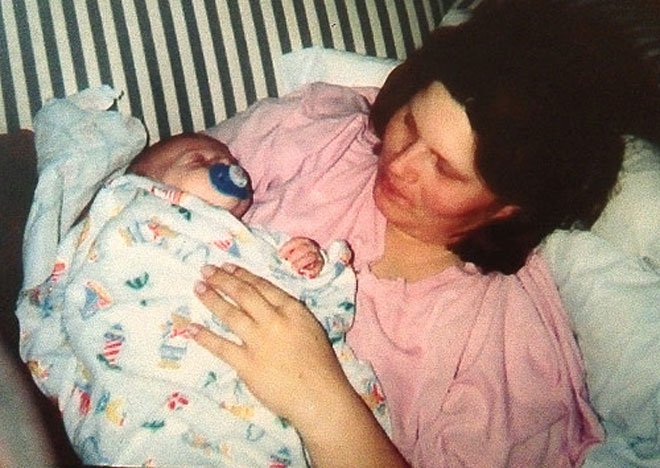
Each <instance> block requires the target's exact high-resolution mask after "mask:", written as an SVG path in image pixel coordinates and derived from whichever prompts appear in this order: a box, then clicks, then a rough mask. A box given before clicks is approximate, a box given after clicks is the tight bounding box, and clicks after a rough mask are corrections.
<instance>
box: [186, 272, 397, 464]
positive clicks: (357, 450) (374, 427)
mask: <svg viewBox="0 0 660 468" xmlns="http://www.w3.org/2000/svg"><path fill="white" fill-rule="evenodd" d="M202 274H203V276H204V281H203V282H200V283H198V284H197V287H196V289H195V290H196V292H197V295H198V297H199V298H200V300H201V301H202V302H203V303H204V304H205V305H206V307H208V308H209V310H211V312H213V313H214V314H215V315H216V316H217V317H218V318H219V319H220V320H222V322H223V323H224V324H225V325H227V326H228V327H229V328H230V329H231V330H232V331H233V332H234V334H235V335H237V336H238V337H239V338H240V340H241V341H242V343H241V344H236V343H234V342H232V341H229V340H227V339H224V338H222V337H220V336H218V335H216V334H214V333H213V332H211V331H210V330H208V329H207V328H204V327H202V326H201V325H198V324H193V325H192V326H191V334H192V335H193V337H194V339H195V340H196V341H197V342H198V343H200V344H201V345H202V346H204V347H205V348H206V349H208V350H209V351H210V352H211V353H213V354H215V355H216V356H218V357H219V358H220V359H222V360H223V361H225V362H226V363H227V364H229V365H230V366H232V367H233V368H234V369H235V370H236V372H237V373H238V375H239V377H240V378H241V379H243V381H244V382H245V383H246V385H247V386H248V387H249V388H250V391H251V392H252V393H253V394H254V396H255V397H257V398H258V399H259V400H260V401H261V402H262V403H263V404H264V405H266V406H267V407H268V408H270V409H271V410H272V411H274V412H275V413H277V414H278V415H280V416H283V417H285V418H287V419H288V420H289V421H290V422H291V423H292V424H293V426H294V427H295V428H296V429H297V430H298V432H299V434H300V435H301V437H302V439H303V441H304V442H305V446H306V448H307V450H308V453H309V455H310V457H311V459H312V464H313V465H314V466H317V467H324V466H332V467H339V466H346V467H349V466H350V467H381V466H388V467H396V466H407V464H406V462H405V460H404V459H403V457H401V454H400V453H399V452H398V450H397V449H396V447H394V445H393V444H392V443H391V442H390V440H389V438H388V437H387V434H385V432H384V431H383V430H382V428H381V427H380V425H379V424H378V422H377V421H376V419H375V418H374V416H373V414H372V413H371V411H370V410H369V408H367V406H366V405H365V404H364V402H363V401H362V400H361V398H360V397H359V396H358V394H357V393H355V391H354V390H353V387H351V385H350V383H349V382H348V379H347V378H346V376H345V375H344V372H343V370H342V369H341V367H340V365H339V362H338V361H337V358H336V356H335V353H334V351H333V350H332V347H331V346H330V343H329V341H328V339H327V336H326V334H325V332H324V330H323V328H322V327H321V325H320V324H319V323H318V321H317V320H316V318H314V316H313V315H312V314H311V312H310V311H309V310H308V309H307V308H306V307H305V306H304V305H303V304H302V303H301V302H300V301H298V300H296V299H294V298H293V297H291V296H290V295H288V294H287V293H286V292H284V291H282V290H281V289H279V288H277V287H276V286H274V285H272V284H271V283H269V282H268V281H266V280H265V279H263V278H260V277H258V276H255V275H253V274H252V273H250V272H248V271H246V270H244V269H242V268H238V267H235V266H233V265H224V266H223V267H222V268H215V267H212V266H206V267H204V269H203V270H202ZM222 295H225V296H226V297H228V298H230V299H231V300H232V301H233V302H234V303H235V305H234V304H232V303H230V302H228V301H227V300H225V299H223V296H222Z"/></svg>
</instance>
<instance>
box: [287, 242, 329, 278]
mask: <svg viewBox="0 0 660 468" xmlns="http://www.w3.org/2000/svg"><path fill="white" fill-rule="evenodd" d="M278 254H279V255H280V257H282V258H283V259H284V260H286V261H287V262H289V263H290V264H291V266H292V267H293V268H294V270H296V271H297V272H298V273H299V274H300V275H302V276H304V277H306V278H309V279H312V278H316V277H317V276H318V275H319V273H321V270H322V269H323V265H324V264H325V260H324V258H323V255H322V253H321V247H320V246H319V245H318V244H317V243H316V242H314V241H313V240H311V239H308V238H306V237H292V238H291V239H289V240H288V241H287V242H285V243H284V245H282V247H280V249H279V251H278Z"/></svg>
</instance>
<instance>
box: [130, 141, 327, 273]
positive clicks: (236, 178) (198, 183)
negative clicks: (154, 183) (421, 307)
mask: <svg viewBox="0 0 660 468" xmlns="http://www.w3.org/2000/svg"><path fill="white" fill-rule="evenodd" d="M128 170H129V171H130V172H133V173H134V174H138V175H141V176H144V177H149V178H151V179H155V180H159V181H161V182H163V183H165V184H167V185H170V186H172V187H175V188H177V189H179V190H181V191H183V192H187V193H190V194H192V195H196V196H197V197H199V198H201V199H202V200H204V201H205V202H207V203H208V204H210V205H213V206H217V207H219V208H224V209H226V210H227V211H229V212H230V213H231V214H233V215H234V216H236V217H237V218H241V217H242V216H243V215H244V214H245V212H246V211H247V209H248V208H249V207H250V205H251V204H252V187H251V184H250V178H249V176H248V174H247V173H246V172H245V171H244V170H243V168H242V167H241V166H240V165H239V164H238V161H236V158H234V157H233V156H232V154H231V153H230V152H229V148H227V145H225V144H224V143H222V142H221V141H219V140H217V139H215V138H212V137H210V136H208V135H204V134H202V133H182V134H179V135H176V136H173V137H171V138H169V139H165V140H161V141H159V142H158V143H156V144H154V145H152V146H149V147H147V148H146V149H145V150H144V151H142V153H140V154H139V155H138V156H137V157H136V158H135V159H134V160H133V162H132V163H131V165H130V166H129V168H128ZM279 254H280V255H281V256H282V258H284V259H285V260H287V261H289V262H290V263H291V265H292V266H293V267H294V269H295V270H296V271H297V272H298V273H299V274H301V275H304V276H306V277H307V278H316V277H317V276H318V274H319V273H320V271H321V269H322V268H323V263H324V259H323V256H322V254H321V251H320V248H319V245H318V244H317V243H316V242H314V241H313V240H311V239H307V238H305V237H293V238H291V239H289V240H288V241H286V242H285V243H284V245H282V246H281V247H280V249H279Z"/></svg>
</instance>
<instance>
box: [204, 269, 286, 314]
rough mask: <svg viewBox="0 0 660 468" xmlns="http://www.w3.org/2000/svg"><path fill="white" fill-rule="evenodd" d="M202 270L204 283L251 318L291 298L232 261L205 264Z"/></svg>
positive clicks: (274, 308) (272, 309)
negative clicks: (247, 313)
mask: <svg viewBox="0 0 660 468" xmlns="http://www.w3.org/2000/svg"><path fill="white" fill-rule="evenodd" d="M202 274H203V276H204V279H205V281H206V283H208V284H209V285H210V286H211V287H213V288H215V289H217V290H218V291H222V292H223V293H225V294H226V295H227V296H228V297H230V298H231V299H232V300H233V301H234V302H236V304H238V306H239V307H240V308H242V309H243V310H245V311H249V313H250V314H251V315H252V316H253V317H254V318H255V319H257V316H258V315H259V313H260V312H265V311H272V312H277V311H278V310H279V309H280V307H281V305H282V304H283V303H284V302H286V301H289V300H295V299H293V298H292V297H291V296H290V295H289V294H287V293H286V292H285V291H283V290H282V289H280V288H278V287H277V286H275V285H273V284H272V283H270V282H269V281H267V280H265V279H263V278H262V277H260V276H257V275H255V274H253V273H250V272H249V271H247V270H245V269H243V268H241V267H238V266H236V265H231V264H225V265H223V266H222V267H220V268H217V267H214V266H211V265H207V266H205V267H204V268H203V269H202Z"/></svg>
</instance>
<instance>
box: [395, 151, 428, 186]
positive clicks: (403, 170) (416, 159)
mask: <svg viewBox="0 0 660 468" xmlns="http://www.w3.org/2000/svg"><path fill="white" fill-rule="evenodd" d="M423 162H424V151H423V148H422V147H421V145H419V144H418V143H413V144H411V145H408V146H406V147H404V148H402V149H401V150H400V151H399V152H398V153H397V154H396V156H395V157H394V158H393V159H392V161H391V162H390V171H391V173H392V174H394V175H395V176H397V177H400V178H401V179H403V180H405V181H406V182H409V183H411V182H415V181H417V179H419V176H420V173H421V170H422V167H423Z"/></svg>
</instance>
